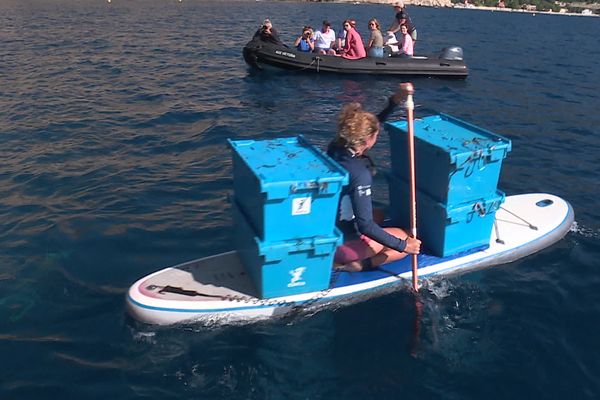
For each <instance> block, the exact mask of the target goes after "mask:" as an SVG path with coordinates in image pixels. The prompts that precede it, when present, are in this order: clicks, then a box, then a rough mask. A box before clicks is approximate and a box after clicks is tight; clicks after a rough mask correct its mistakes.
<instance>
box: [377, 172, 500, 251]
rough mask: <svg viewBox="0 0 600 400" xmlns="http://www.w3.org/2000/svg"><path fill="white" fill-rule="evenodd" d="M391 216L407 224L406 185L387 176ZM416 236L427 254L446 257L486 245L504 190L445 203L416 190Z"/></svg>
mask: <svg viewBox="0 0 600 400" xmlns="http://www.w3.org/2000/svg"><path fill="white" fill-rule="evenodd" d="M389 183H390V217H391V220H392V222H393V224H394V225H395V226H399V227H403V228H408V227H410V194H409V193H410V192H409V185H408V183H407V182H406V181H404V180H403V179H401V178H398V177H395V176H391V177H390V182H389ZM416 197H417V236H418V238H419V239H421V241H422V243H423V244H422V246H423V248H424V249H425V250H427V252H428V254H432V255H434V256H438V257H446V256H450V255H453V254H457V253H460V252H463V251H467V250H472V249H485V248H487V247H489V243H490V238H491V234H492V229H493V226H494V218H495V214H496V211H497V210H498V209H499V208H500V206H501V205H502V203H504V193H502V192H501V191H497V192H496V193H494V194H493V195H492V196H488V197H483V198H479V199H472V200H470V201H467V202H463V203H461V204H457V205H452V206H447V205H445V204H443V203H440V202H438V201H436V200H434V199H432V198H431V197H430V196H428V195H427V194H425V193H423V192H421V191H417V196H416Z"/></svg>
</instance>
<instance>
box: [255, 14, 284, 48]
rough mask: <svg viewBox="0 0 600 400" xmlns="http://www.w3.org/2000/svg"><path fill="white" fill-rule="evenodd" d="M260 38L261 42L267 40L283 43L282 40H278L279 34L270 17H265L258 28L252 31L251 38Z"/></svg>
mask: <svg viewBox="0 0 600 400" xmlns="http://www.w3.org/2000/svg"><path fill="white" fill-rule="evenodd" d="M255 38H260V40H262V41H263V42H269V43H273V44H278V45H283V42H282V41H281V40H279V35H278V34H277V31H276V30H275V28H273V24H272V23H271V20H270V19H268V18H267V19H265V20H264V21H263V23H262V25H261V27H260V28H258V30H257V31H256V32H255V33H254V36H253V37H252V39H255Z"/></svg>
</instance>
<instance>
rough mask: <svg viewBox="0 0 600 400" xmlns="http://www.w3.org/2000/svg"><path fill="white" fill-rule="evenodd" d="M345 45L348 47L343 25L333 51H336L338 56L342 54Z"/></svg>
mask: <svg viewBox="0 0 600 400" xmlns="http://www.w3.org/2000/svg"><path fill="white" fill-rule="evenodd" d="M345 45H346V29H344V26H343V24H342V29H340V30H339V32H338V33H337V38H336V40H335V45H334V46H333V49H334V50H335V52H336V54H339V53H341V52H342V49H343V48H344V46H345Z"/></svg>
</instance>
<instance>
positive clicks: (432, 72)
mask: <svg viewBox="0 0 600 400" xmlns="http://www.w3.org/2000/svg"><path fill="white" fill-rule="evenodd" d="M243 55H244V60H245V61H246V63H247V64H248V65H249V66H251V67H253V68H256V69H259V70H266V69H273V68H274V69H279V70H288V71H306V72H317V73H320V72H325V73H338V74H370V75H403V76H441V77H447V78H466V77H467V75H468V74H469V72H468V69H467V65H466V64H465V62H464V60H463V55H462V49H460V48H459V47H448V48H446V49H444V50H442V51H441V52H440V54H438V55H427V56H414V57H412V58H401V57H384V58H376V57H365V58H362V59H359V60H348V59H345V58H343V57H337V56H334V55H321V54H315V53H307V52H301V51H296V50H295V49H293V48H289V47H287V46H284V45H278V44H274V43H270V42H266V41H262V40H261V39H260V38H254V39H252V40H250V41H249V42H248V43H247V44H246V45H245V46H244V49H243Z"/></svg>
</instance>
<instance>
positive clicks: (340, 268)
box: [335, 261, 363, 272]
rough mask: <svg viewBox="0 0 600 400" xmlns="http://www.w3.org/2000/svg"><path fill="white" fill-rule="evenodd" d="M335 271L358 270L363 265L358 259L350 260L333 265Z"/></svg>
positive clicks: (360, 269)
mask: <svg viewBox="0 0 600 400" xmlns="http://www.w3.org/2000/svg"><path fill="white" fill-rule="evenodd" d="M335 269H336V270H337V271H346V272H360V271H362V269H363V267H362V265H361V263H360V261H351V262H349V263H348V264H344V265H340V266H338V267H335Z"/></svg>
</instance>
